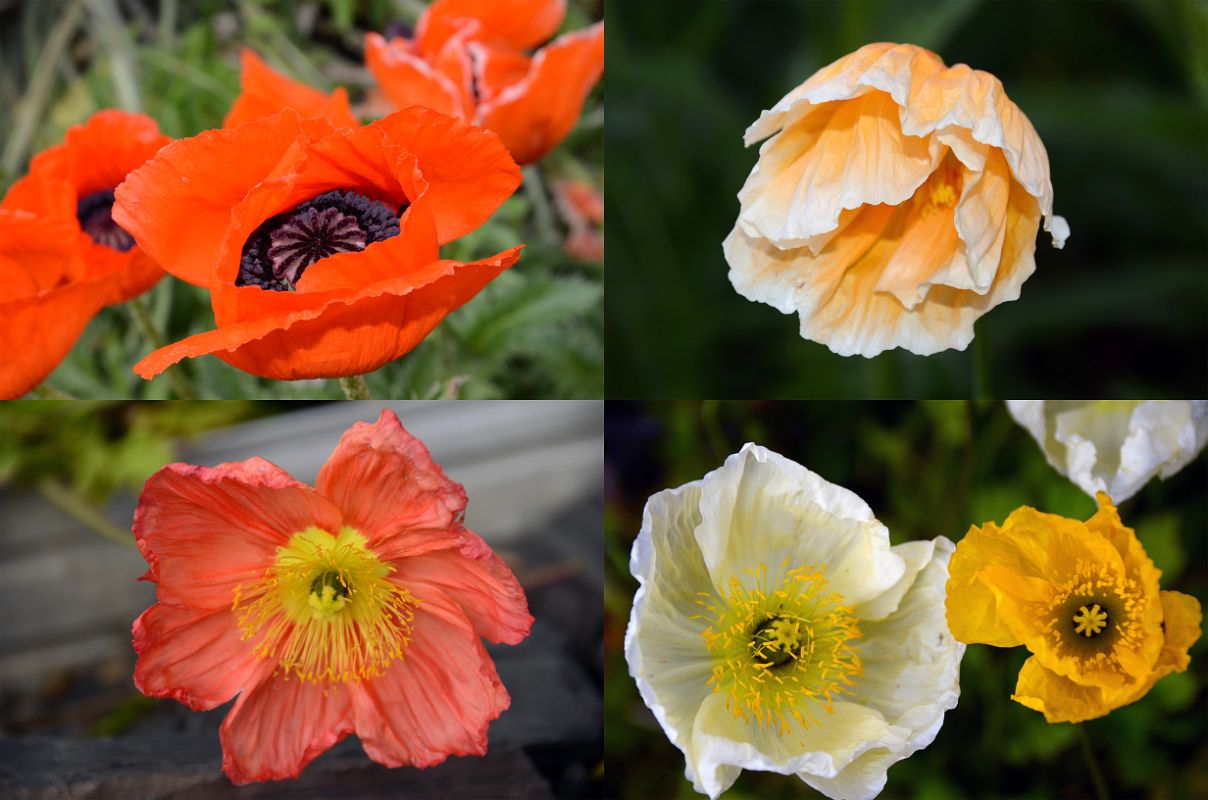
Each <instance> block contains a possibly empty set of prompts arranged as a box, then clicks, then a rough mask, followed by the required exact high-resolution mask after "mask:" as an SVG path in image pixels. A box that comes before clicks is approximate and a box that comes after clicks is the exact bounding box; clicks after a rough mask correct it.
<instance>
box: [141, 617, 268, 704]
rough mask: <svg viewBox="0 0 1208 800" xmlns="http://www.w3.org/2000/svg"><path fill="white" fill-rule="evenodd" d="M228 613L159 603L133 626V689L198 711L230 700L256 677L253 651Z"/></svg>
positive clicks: (234, 618)
mask: <svg viewBox="0 0 1208 800" xmlns="http://www.w3.org/2000/svg"><path fill="white" fill-rule="evenodd" d="M240 636H241V632H240V630H239V626H238V625H237V624H236V617H235V614H234V612H232V611H231V609H230V607H229V604H228V606H227V607H223V608H219V609H218V610H215V611H198V610H196V609H192V608H178V607H176V606H172V605H168V604H166V603H156V604H155V605H153V606H151V608H149V609H147V610H146V611H144V612H143V613H142V614H141V615H140V616H139V618H138V619H136V620H135V621H134V650H135V652H137V653H138V663H136V664H135V666H134V685H135V686H136V687H137V688H138V690H139V691H140V692H142V693H143V694H145V695H147V696H148V697H171V698H172V699H173V700H177V701H179V702H181V703H184V704H185V705H187V706H188V707H189V708H192V709H193V710H195V711H208V710H210V709H211V708H216V707H218V706H220V705H222V704H223V703H225V702H226V701H228V700H230V699H231V698H232V697H234V696H235V694H236V693H237V692H238V691H239V690H240V689H242V688H243V687H245V686H247V685H249V681H250V680H251V679H252V677H253V675H254V674H255V671H256V667H257V659H256V657H255V656H254V655H253V654H252V645H251V643H250V642H245V641H242V640H241V639H240Z"/></svg>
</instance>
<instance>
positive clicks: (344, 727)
mask: <svg viewBox="0 0 1208 800" xmlns="http://www.w3.org/2000/svg"><path fill="white" fill-rule="evenodd" d="M260 663H261V664H267V666H262V667H261V668H260V670H259V672H260V673H261V674H264V675H265V676H266V677H265V679H264V680H262V681H260V682H259V683H258V684H257V685H255V686H254V687H249V688H248V689H245V690H244V691H243V693H242V694H240V695H239V699H238V700H236V701H235V706H234V707H233V708H232V709H231V713H229V714H227V717H226V719H225V720H223V722H222V727H221V728H220V729H219V736H220V738H221V739H222V771H223V772H225V773H226V775H227V777H228V778H230V779H231V782H232V783H234V784H236V785H242V784H245V783H251V782H252V781H266V780H281V779H283V778H296V777H298V775H299V774H300V773H301V772H302V770H303V768H305V767H306V765H307V764H309V763H310V762H311V761H313V760H314V758H315V757H316V756H318V755H320V754H321V753H323V752H324V751H326V750H328V749H330V748H331V747H332V746H333V745H335V744H336V743H337V742H339V741H340V740H341V739H343V738H344V737H345V736H347V735H348V734H350V733H352V731H353V722H352V704H351V702H350V699H349V696H350V692H351V690H350V688H349V686H350V685H349V684H346V683H336V684H330V685H328V684H315V683H310V682H308V681H302V680H278V679H274V678H270V677H268V676H269V675H271V673H272V669H273V667H274V666H275V665H274V664H273V663H272V662H271V661H268V662H260Z"/></svg>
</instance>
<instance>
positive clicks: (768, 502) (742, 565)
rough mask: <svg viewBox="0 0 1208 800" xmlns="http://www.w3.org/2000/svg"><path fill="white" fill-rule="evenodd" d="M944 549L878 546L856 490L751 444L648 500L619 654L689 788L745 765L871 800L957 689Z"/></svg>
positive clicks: (710, 789) (878, 527) (879, 531)
mask: <svg viewBox="0 0 1208 800" xmlns="http://www.w3.org/2000/svg"><path fill="white" fill-rule="evenodd" d="M952 551H953V545H952V543H951V542H950V541H948V540H947V539H945V538H944V537H942V536H941V537H937V538H936V539H934V540H931V541H914V542H907V543H905V544H900V545H897V546H896V547H891V546H890V544H889V533H888V531H887V530H886V529H885V526H884V525H882V524H881V523H879V522H877V520H876V519H875V518H874V517H873V514H872V511H871V510H870V509H869V507H868V506H867V505H866V504H865V503H864V501H863V500H861V499H860V498H859V497H857V496H856V495H855V494H853V493H852V492H849V491H848V490H846V489H844V488H842V487H839V486H835V485H834V484H831V483H828V482H827V481H825V480H823V479H822V478H821V477H819V476H818V475H816V474H814V473H813V472H810V471H809V470H807V469H806V468H804V467H802V466H801V465H800V464H797V463H795V462H793V461H790V460H788V459H786V458H784V457H782V456H780V455H777V454H776V453H773V452H771V451H770V450H766V449H765V448H762V447H758V446H756V445H752V444H747V445H746V446H744V447H743V448H742V450H741V451H740V452H738V453H737V454H735V455H732V456H730V457H729V458H728V459H726V463H725V464H724V465H723V466H722V467H721V468H720V469H717V470H714V471H713V472H710V473H709V474H708V475H706V476H705V477H704V478H703V479H702V480H698V481H693V482H692V483H688V484H685V485H683V486H681V487H679V488H678V489H668V490H665V491H663V492H660V493H658V494H656V495H654V496H653V497H651V498H650V500H649V501H648V502H647V504H646V509H645V513H644V515H643V519H642V530H641V532H640V533H639V535H638V538H637V541H635V542H634V546H633V553H632V556H631V560H630V569H631V571H632V572H633V574H634V576H636V577H637V579H638V581H639V582H640V583H641V587H640V588H639V589H638V592H637V595H636V596H635V598H634V604H633V613H632V615H631V617H630V620H629V628H628V630H627V631H626V634H625V657H626V659H627V660H628V662H629V671H630V674H631V675H632V676H633V678H634V680H636V681H637V684H638V688H639V690H640V691H641V694H642V699H643V700H644V701H645V702H646V705H647V706H649V707H650V709H651V711H653V712H654V715H655V717H656V718H657V719H658V721H659V724H660V725H662V727H663V730H664V731H665V732H666V734H667V736H668V737H669V738H670V739H671V741H672V742H673V743H674V744H675V745H676V746H677V747H678V748H679V749H680V750H682V751H683V753H684V756H685V758H686V760H687V769H686V771H685V774H686V777H687V778H688V779H689V780H691V781H692V784H693V786H694V787H695V788H696V790H697V791H698V792H701V793H704V794H707V795H709V796H710V797H712V798H716V797H717V796H718V795H720V794H721V793H722V792H724V791H725V790H726V789H728V788H729V787H730V786H731V785H732V784H733V783H734V781H735V779H736V778H737V777H738V775H739V773H740V772H741V771H742V770H743V769H757V770H768V771H771V772H778V773H781V774H784V775H797V776H798V777H799V778H801V780H803V781H805V782H806V783H808V784H809V785H810V786H812V787H814V788H815V789H817V790H818V791H820V792H823V793H824V794H826V795H827V796H829V797H832V798H838V799H839V800H861V799H862V798H872V797H875V796H876V795H877V794H878V793H879V792H880V791H881V789H882V788H884V786H885V780H886V771H887V770H888V769H889V767H890V765H892V764H893V763H894V762H896V761H899V760H901V759H903V758H906V757H907V756H909V755H910V754H911V753H913V752H915V751H916V750H919V749H921V748H923V747H926V746H927V745H929V744H930V743H931V742H932V740H933V739H935V736H936V734H937V733H938V732H939V729H940V726H941V725H942V724H943V721H944V712H945V711H947V710H948V709H951V708H953V707H954V706H955V705H956V702H957V698H958V697H959V695H960V661H961V656H962V655H963V654H964V650H965V646H964V645H963V644H961V643H959V642H957V641H956V640H955V639H954V638H953V637H952V635H951V633H949V631H948V625H947V621H946V619H945V611H944V596H945V595H944V591H945V590H944V587H945V584H946V582H947V580H948V559H949V557H950V556H951V554H952Z"/></svg>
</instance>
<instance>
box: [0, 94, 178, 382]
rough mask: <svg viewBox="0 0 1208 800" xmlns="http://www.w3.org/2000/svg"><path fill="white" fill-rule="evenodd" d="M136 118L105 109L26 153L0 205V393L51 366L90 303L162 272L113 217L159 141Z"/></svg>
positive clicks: (136, 290) (101, 302) (147, 121)
mask: <svg viewBox="0 0 1208 800" xmlns="http://www.w3.org/2000/svg"><path fill="white" fill-rule="evenodd" d="M170 141H171V139H169V138H168V137H166V136H163V135H161V134H160V132H159V128H158V127H156V124H155V121H154V120H152V119H151V118H150V117H146V116H144V115H142V114H131V113H128V112H125V111H117V110H114V109H106V110H104V111H99V112H97V113H96V114H94V115H93V116H92V117H91V118H90V119H89V120H88V121H87V122H85V123H84V124H83V125H77V126H75V127H73V128H71V129H70V130H68V131H67V135H66V138H65V140H64V142H63V144H60V145H56V146H54V147H50V148H48V149H46V150H44V151H42V152H41V153H39V154H38V155H36V156H34V158H33V161H31V162H30V168H29V174H28V175H26V176H25V177H23V178H21V179H20V180H18V181H17V182H16V183H14V184H13V186H12V188H10V189H9V191H8V194H6V195H5V197H4V201H3V202H2V203H0V353H3V358H2V359H0V364H2V366H0V399H9V398H13V397H20V396H21V395H23V394H25V393H26V392H28V391H30V390H31V389H33V388H34V387H35V386H37V385H38V384H39V383H41V382H42V380H43V379H44V378H45V377H46V376H47V375H49V374H50V373H51V371H53V370H54V368H55V367H57V366H58V365H59V362H60V361H62V360H63V358H64V357H65V356H66V355H67V353H68V351H70V350H71V348H72V346H73V345H74V344H75V342H76V339H78V338H79V336H80V334H81V333H82V332H83V330H84V327H85V326H86V325H87V324H88V321H89V320H90V319H92V317H93V316H95V315H96V313H97V312H98V311H100V309H102V308H103V307H105V306H107V305H110V304H112V303H120V302H123V301H125V300H129V299H130V298H132V297H136V296H137V295H140V294H142V293H143V292H145V291H146V290H147V289H149V288H151V287H152V286H153V285H154V284H155V282H156V281H157V280H159V278H160V277H161V276H162V275H163V272H162V271H161V270H160V269H159V267H157V266H156V264H155V262H154V261H152V260H151V258H150V257H148V256H147V254H146V253H144V252H143V251H142V249H140V248H139V247H138V246H137V245H136V244H135V238H134V237H133V236H131V234H130V233H128V232H127V231H126V230H124V229H123V228H122V227H120V226H119V225H118V224H117V223H115V222H114V220H113V217H112V214H111V209H112V206H113V191H114V187H116V186H117V185H118V184H119V183H121V182H122V180H123V179H124V178H125V177H126V174H127V173H129V172H130V171H131V170H133V169H135V168H136V167H139V166H141V165H142V164H143V163H145V162H146V161H147V160H148V159H149V158H151V156H153V155H155V153H156V152H157V151H158V150H159V149H160V148H161V147H163V146H164V145H166V144H167V143H168V142H170Z"/></svg>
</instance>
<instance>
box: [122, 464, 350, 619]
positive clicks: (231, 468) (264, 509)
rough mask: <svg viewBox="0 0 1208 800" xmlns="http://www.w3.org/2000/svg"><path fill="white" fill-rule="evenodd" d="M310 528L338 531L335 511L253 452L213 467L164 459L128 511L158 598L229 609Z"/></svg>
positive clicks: (338, 525) (328, 504) (179, 602)
mask: <svg viewBox="0 0 1208 800" xmlns="http://www.w3.org/2000/svg"><path fill="white" fill-rule="evenodd" d="M311 527H319V528H322V529H323V530H326V531H333V532H335V531H339V530H340V512H339V511H338V510H337V509H336V508H335V507H334V506H332V505H331V503H329V502H328V501H327V500H325V499H324V498H322V497H320V496H319V495H318V494H316V493H315V491H314V490H313V489H311V488H310V487H309V486H307V485H306V484H303V483H299V482H298V481H295V480H294V479H293V478H291V477H290V476H289V474H288V473H286V472H285V471H284V470H282V469H281V468H280V467H277V466H275V465H273V464H271V463H269V462H268V461H265V460H264V459H262V458H252V459H249V460H247V461H240V462H235V463H230V464H220V465H219V466H217V467H200V466H192V465H189V464H169V465H168V466H166V467H164V468H163V469H161V470H160V471H159V472H157V473H155V474H154V475H152V476H151V478H150V479H148V481H147V484H146V486H144V487H143V493H142V496H141V497H140V498H139V504H138V510H137V511H136V512H135V514H134V536H135V539H136V541H137V542H138V548H139V551H140V552H141V553H142V554H143V557H144V558H145V559H146V560H147V563H149V564H150V565H151V571H150V573H149V577H150V579H151V580H154V581H156V582H157V583H158V584H159V586H158V590H157V596H158V598H159V600H160V601H161V602H166V603H170V604H173V605H177V606H181V607H184V608H194V609H202V610H217V609H222V608H225V609H230V607H231V603H232V599H233V596H234V592H235V588H236V587H237V586H238V585H239V584H241V583H243V582H249V581H255V580H257V579H259V578H261V577H262V576H263V574H264V570H265V569H266V568H267V567H268V566H270V565H271V564H272V563H273V559H274V558H275V556H276V552H277V548H278V547H280V546H282V545H284V544H285V543H286V542H288V541H289V537H290V536H291V535H293V534H294V533H297V532H299V531H303V530H306V529H307V528H311Z"/></svg>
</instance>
